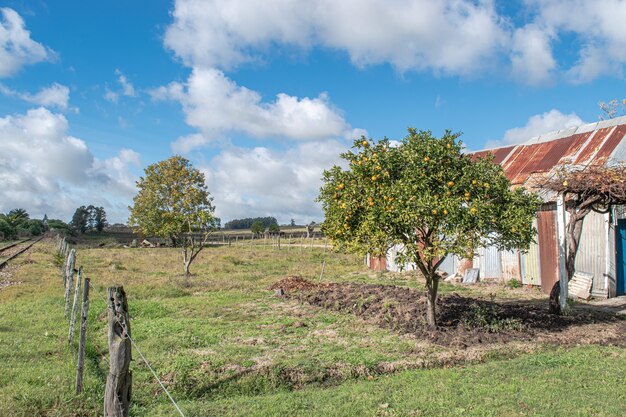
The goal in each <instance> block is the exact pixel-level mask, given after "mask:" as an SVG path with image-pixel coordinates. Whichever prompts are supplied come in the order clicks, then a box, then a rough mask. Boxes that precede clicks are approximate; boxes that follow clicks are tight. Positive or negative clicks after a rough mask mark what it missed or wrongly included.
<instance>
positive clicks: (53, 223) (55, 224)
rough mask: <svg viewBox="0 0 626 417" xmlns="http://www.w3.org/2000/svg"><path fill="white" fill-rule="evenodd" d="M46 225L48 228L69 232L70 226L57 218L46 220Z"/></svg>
mask: <svg viewBox="0 0 626 417" xmlns="http://www.w3.org/2000/svg"><path fill="white" fill-rule="evenodd" d="M48 227H49V228H50V230H58V231H60V232H64V233H69V232H70V230H71V229H70V226H69V225H68V224H67V223H65V222H64V221H63V220H59V219H50V220H48Z"/></svg>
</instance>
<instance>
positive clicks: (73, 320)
mask: <svg viewBox="0 0 626 417" xmlns="http://www.w3.org/2000/svg"><path fill="white" fill-rule="evenodd" d="M82 280H83V267H82V266H81V267H79V268H78V274H77V275H76V288H75V289H74V303H73V304H72V314H71V315H70V331H69V333H68V334H67V341H68V343H70V344H71V343H72V339H74V326H75V325H76V313H77V311H76V310H78V303H79V299H80V284H81V281H82Z"/></svg>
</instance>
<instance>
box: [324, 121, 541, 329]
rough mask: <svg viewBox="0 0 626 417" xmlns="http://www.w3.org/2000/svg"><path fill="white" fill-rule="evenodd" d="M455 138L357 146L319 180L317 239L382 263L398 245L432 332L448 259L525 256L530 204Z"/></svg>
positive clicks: (423, 136) (426, 136)
mask: <svg viewBox="0 0 626 417" xmlns="http://www.w3.org/2000/svg"><path fill="white" fill-rule="evenodd" d="M459 136H460V134H453V133H451V132H450V131H446V132H445V134H444V135H443V137H441V138H440V139H438V138H435V137H433V136H432V134H431V133H430V132H428V131H419V132H418V131H417V130H415V129H409V134H408V136H406V137H405V138H404V139H403V140H402V142H401V143H400V145H398V146H397V147H393V146H391V144H390V142H389V140H388V139H384V140H381V141H379V142H377V143H374V142H373V141H371V140H367V139H365V138H361V139H360V140H357V141H355V142H354V147H353V149H354V151H349V152H347V153H344V154H343V155H342V158H343V159H345V160H346V161H347V162H348V169H347V170H344V169H342V168H341V167H339V166H334V167H333V168H331V169H330V170H328V171H325V172H324V182H325V183H324V185H323V186H322V188H321V192H320V196H319V198H318V200H319V201H321V202H322V207H323V209H324V213H325V216H326V220H325V221H324V224H323V231H324V233H325V234H326V235H327V236H329V237H330V238H331V239H333V241H334V242H335V244H336V246H337V247H338V248H339V249H340V250H345V251H350V252H357V253H361V254H365V253H370V254H372V255H374V256H384V255H385V254H386V253H387V250H388V248H390V247H391V246H393V245H395V244H398V245H401V246H402V247H403V248H404V250H403V251H402V252H401V253H400V255H399V261H400V262H401V263H405V262H413V263H415V265H416V266H417V269H419V271H420V272H421V273H422V275H423V276H424V277H425V279H426V289H427V305H428V308H427V313H426V320H427V323H428V325H430V326H434V325H436V320H435V303H436V299H437V290H438V285H439V279H440V276H439V275H438V274H437V268H438V267H439V266H440V265H441V263H442V262H443V261H444V259H445V257H446V256H448V255H449V254H455V255H459V256H463V257H469V258H471V257H472V256H473V255H474V253H475V252H476V249H477V248H478V247H481V246H487V245H496V246H497V247H498V248H499V249H514V248H520V249H527V248H528V246H529V244H530V242H531V241H532V239H533V235H534V233H536V231H535V230H534V229H533V228H532V219H533V217H534V215H535V211H536V209H537V207H538V204H539V201H538V199H537V197H535V196H533V195H529V194H528V193H526V192H525V190H523V189H521V188H518V189H516V190H514V191H511V183H510V182H509V180H508V179H507V178H506V177H505V176H504V174H503V172H502V168H501V167H500V166H499V165H497V164H494V163H493V161H492V158H485V159H482V158H473V157H472V156H471V155H469V154H466V153H464V152H463V145H462V143H461V141H459V140H457V139H458V137H459Z"/></svg>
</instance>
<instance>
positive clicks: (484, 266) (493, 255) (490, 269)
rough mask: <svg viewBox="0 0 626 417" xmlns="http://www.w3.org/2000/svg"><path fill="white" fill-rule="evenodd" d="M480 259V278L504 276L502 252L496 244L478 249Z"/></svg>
mask: <svg viewBox="0 0 626 417" xmlns="http://www.w3.org/2000/svg"><path fill="white" fill-rule="evenodd" d="M478 256H479V258H480V260H479V261H478V265H479V267H480V279H499V278H501V277H502V265H501V259H500V252H499V251H498V248H496V247H495V246H488V247H486V248H480V249H478Z"/></svg>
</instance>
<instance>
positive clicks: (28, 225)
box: [22, 219, 44, 236]
mask: <svg viewBox="0 0 626 417" xmlns="http://www.w3.org/2000/svg"><path fill="white" fill-rule="evenodd" d="M22 227H23V228H24V229H25V230H27V231H28V233H30V235H31V236H39V235H41V234H42V233H43V232H44V223H43V221H42V220H39V219H30V220H28V221H26V222H25V223H23V226H22Z"/></svg>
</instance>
